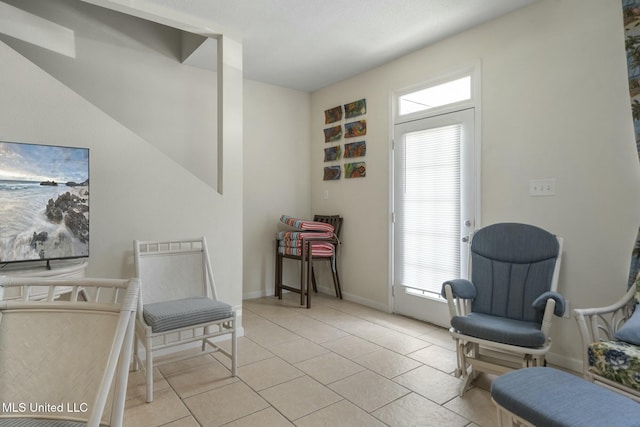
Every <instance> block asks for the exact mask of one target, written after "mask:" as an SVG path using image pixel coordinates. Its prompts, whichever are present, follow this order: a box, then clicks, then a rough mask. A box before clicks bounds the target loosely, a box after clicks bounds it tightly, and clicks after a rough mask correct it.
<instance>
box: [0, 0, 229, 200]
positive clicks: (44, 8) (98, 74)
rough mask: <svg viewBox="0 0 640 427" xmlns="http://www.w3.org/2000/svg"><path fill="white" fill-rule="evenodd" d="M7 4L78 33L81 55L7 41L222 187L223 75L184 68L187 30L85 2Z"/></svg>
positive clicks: (19, 1) (15, 1)
mask: <svg viewBox="0 0 640 427" xmlns="http://www.w3.org/2000/svg"><path fill="white" fill-rule="evenodd" d="M6 2H7V3H11V4H13V5H14V6H15V7H17V8H20V9H23V10H25V11H27V12H29V13H33V14H35V15H37V16H40V17H41V18H43V19H46V20H49V21H51V22H54V23H55V24H57V25H61V26H63V27H65V28H68V29H69V30H71V31H73V39H74V41H75V52H76V55H75V58H69V57H67V56H63V55H59V54H57V53H54V52H51V51H48V50H45V49H42V48H40V47H38V46H35V45H31V44H29V43H25V42H22V41H20V40H17V39H13V38H11V37H6V36H2V35H1V32H0V40H3V41H5V43H7V44H9V46H11V47H13V48H14V49H16V50H18V51H19V52H20V53H21V54H22V55H24V56H25V57H27V58H29V60H31V61H32V62H34V63H35V64H37V65H39V66H40V67H42V68H44V69H45V70H46V71H47V72H48V73H49V74H51V75H52V76H54V77H55V78H56V79H58V80H59V81H61V82H62V83H64V84H65V85H67V86H69V87H70V88H71V89H73V90H74V91H75V92H76V93H78V94H79V95H81V96H82V97H84V98H85V99H87V100H89V102H91V103H92V104H94V105H96V106H97V107H98V108H100V109H101V110H103V111H104V112H106V113H107V114H109V115H110V116H111V117H113V118H114V119H116V120H118V121H119V122H120V123H122V124H123V125H124V126H127V127H128V128H129V129H131V130H132V131H134V132H135V133H136V134H138V135H140V136H141V137H142V138H144V139H145V140H147V141H148V142H150V143H151V144H153V145H154V146H155V147H157V148H158V149H159V150H160V151H162V152H163V153H165V154H166V155H168V156H169V157H171V158H172V159H174V160H175V161H176V162H178V163H179V164H180V165H182V166H183V167H185V168H186V169H188V170H189V171H191V172H192V173H193V174H194V175H196V176H197V177H198V178H200V179H201V180H202V181H204V182H206V183H207V184H209V185H210V186H212V187H214V188H215V187H216V185H217V168H216V165H217V132H218V126H217V120H216V114H217V75H216V73H215V72H212V71H208V70H204V69H200V68H195V67H192V66H186V65H183V64H181V63H180V58H181V56H182V51H181V49H182V31H180V30H177V29H175V28H170V27H167V26H164V25H159V24H156V23H153V22H150V21H147V20H144V19H140V18H135V17H133V16H129V15H125V14H123V13H119V12H115V11H112V10H108V9H104V8H101V7H98V6H94V5H91V4H87V3H85V2H83V1H78V0H55V1H52V0H48V1H43V0H6Z"/></svg>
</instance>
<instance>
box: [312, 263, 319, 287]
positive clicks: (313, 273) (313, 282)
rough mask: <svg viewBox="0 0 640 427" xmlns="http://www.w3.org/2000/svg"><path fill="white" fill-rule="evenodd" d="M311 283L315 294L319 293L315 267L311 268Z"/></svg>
mask: <svg viewBox="0 0 640 427" xmlns="http://www.w3.org/2000/svg"><path fill="white" fill-rule="evenodd" d="M311 283H312V284H313V292H315V293H318V286H317V282H316V272H315V270H314V269H313V267H311Z"/></svg>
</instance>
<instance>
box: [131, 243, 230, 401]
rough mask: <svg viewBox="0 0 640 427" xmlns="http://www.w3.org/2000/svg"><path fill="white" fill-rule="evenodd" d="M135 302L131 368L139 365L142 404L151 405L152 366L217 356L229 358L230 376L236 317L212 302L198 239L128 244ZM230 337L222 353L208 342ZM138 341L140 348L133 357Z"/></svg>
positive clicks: (215, 298) (206, 255) (212, 291)
mask: <svg viewBox="0 0 640 427" xmlns="http://www.w3.org/2000/svg"><path fill="white" fill-rule="evenodd" d="M134 258H135V264H136V272H137V274H138V277H139V278H140V302H139V304H138V306H139V308H138V316H137V320H136V342H135V361H134V362H135V366H134V367H135V368H136V369H138V367H139V366H143V368H144V373H145V377H146V380H147V402H151V401H153V367H154V366H160V365H163V364H165V363H171V362H176V361H178V360H184V359H189V358H193V357H197V356H200V355H203V354H210V353H214V352H220V353H222V354H224V355H226V356H228V357H229V358H230V359H231V375H232V376H234V377H235V376H236V364H237V363H236V360H237V356H236V350H237V341H236V314H235V312H234V311H233V310H232V308H231V306H230V305H229V304H226V303H224V302H222V301H220V300H218V295H217V293H216V288H215V283H214V280H213V273H212V271H211V265H210V263H209V252H208V250H207V243H206V241H205V238H204V237H201V238H196V239H183V240H166V241H139V240H136V241H134ZM224 335H229V336H230V338H231V350H230V351H227V350H225V349H223V348H222V347H220V346H219V345H218V344H216V342H215V341H214V338H218V337H221V336H224ZM138 341H140V342H142V344H143V345H144V349H145V353H146V354H145V360H144V363H143V360H142V358H141V356H140V354H139V351H138V350H139V349H138ZM197 342H199V343H201V348H200V351H198V352H192V353H188V354H182V355H177V356H173V357H167V358H165V359H163V360H162V362H155V361H154V352H157V351H160V350H165V351H166V350H168V349H172V350H176V347H182V348H183V349H184V348H185V347H186V346H188V345H189V344H193V343H197Z"/></svg>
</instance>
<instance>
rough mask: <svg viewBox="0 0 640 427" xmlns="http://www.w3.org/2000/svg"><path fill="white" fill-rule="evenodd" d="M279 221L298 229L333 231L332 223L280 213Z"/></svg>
mask: <svg viewBox="0 0 640 427" xmlns="http://www.w3.org/2000/svg"><path fill="white" fill-rule="evenodd" d="M280 222H282V223H283V224H287V225H288V226H291V227H294V228H297V229H299V230H307V231H329V232H331V233H333V225H331V224H327V223H326V222H319V221H309V220H306V219H300V218H294V217H291V216H288V215H282V216H281V217H280Z"/></svg>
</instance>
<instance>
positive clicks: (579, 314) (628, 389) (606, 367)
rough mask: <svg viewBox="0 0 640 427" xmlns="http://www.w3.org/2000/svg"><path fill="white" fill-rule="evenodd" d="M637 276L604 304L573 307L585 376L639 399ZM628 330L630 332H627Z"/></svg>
mask: <svg viewBox="0 0 640 427" xmlns="http://www.w3.org/2000/svg"><path fill="white" fill-rule="evenodd" d="M638 291H640V276H638V278H637V279H636V283H635V285H634V286H631V287H630V288H629V289H628V290H627V292H626V293H625V294H624V296H623V297H622V298H621V299H619V300H618V301H616V302H615V303H613V304H611V305H608V306H605V307H595V308H576V309H574V310H573V317H574V318H575V319H576V321H577V322H578V329H579V331H580V337H581V338H582V360H583V361H582V373H583V376H584V378H585V379H587V380H589V381H592V382H595V383H598V384H599V385H601V386H604V387H606V388H609V389H611V390H613V391H616V392H618V393H621V394H623V395H625V396H627V397H630V398H632V399H634V400H636V401H638V402H640V374H639V368H640V309H639V308H638V307H639V306H638V301H637V298H638V296H640V294H638V293H637V292H638ZM630 334H631V336H629V335H630Z"/></svg>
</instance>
